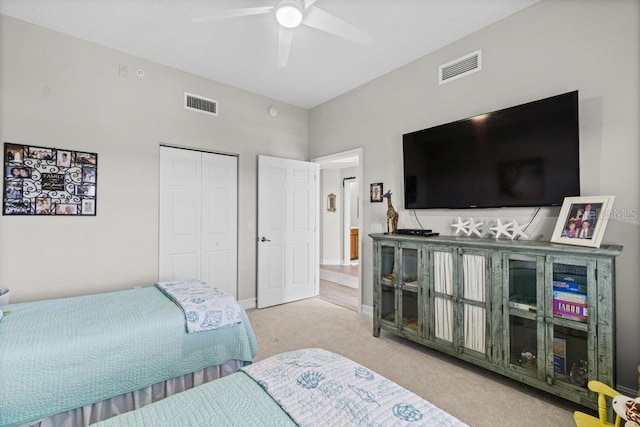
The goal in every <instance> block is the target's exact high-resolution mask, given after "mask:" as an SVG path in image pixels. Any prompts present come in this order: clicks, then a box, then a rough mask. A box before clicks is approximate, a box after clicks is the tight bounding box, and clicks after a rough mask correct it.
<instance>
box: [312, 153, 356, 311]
mask: <svg viewBox="0 0 640 427" xmlns="http://www.w3.org/2000/svg"><path fill="white" fill-rule="evenodd" d="M361 159H362V148H358V149H355V150H349V151H345V152H341V153H336V154H332V155H329V156H324V157H320V158H317V159H314V160H312V161H313V162H315V163H318V164H319V165H320V195H321V198H322V202H321V204H320V245H319V249H320V257H319V258H320V268H319V270H320V281H319V282H320V295H319V297H320V298H322V299H324V300H326V301H328V302H331V303H333V304H336V305H339V306H342V307H345V308H347V309H350V310H353V311H355V312H357V313H359V312H360V311H361V304H362V300H361V298H362V296H361V293H362V292H361V288H362V287H361V280H362V274H361V271H360V254H361V252H362V233H361V230H362V202H363V194H362V193H363V191H362V189H363V185H362V162H361ZM331 198H332V199H333V204H332V205H331V208H330V207H329V201H330V200H331Z"/></svg>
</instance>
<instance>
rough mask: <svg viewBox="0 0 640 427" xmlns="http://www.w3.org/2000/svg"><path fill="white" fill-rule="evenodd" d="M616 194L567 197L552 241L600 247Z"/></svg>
mask: <svg viewBox="0 0 640 427" xmlns="http://www.w3.org/2000/svg"><path fill="white" fill-rule="evenodd" d="M614 199H615V197H614V196H586V197H565V199H564V202H563V203H562V208H561V209H560V215H559V216H558V222H556V227H555V229H554V230H553V235H552V236H551V241H552V242H554V243H564V244H567V245H578V246H590V247H593V248H598V247H600V243H601V242H602V237H603V236H604V231H605V229H606V227H607V221H608V220H609V216H610V215H611V208H612V207H613V201H614Z"/></svg>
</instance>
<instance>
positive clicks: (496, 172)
mask: <svg viewBox="0 0 640 427" xmlns="http://www.w3.org/2000/svg"><path fill="white" fill-rule="evenodd" d="M402 140H403V141H402V142H403V163H404V207H405V208H406V209H435V208H451V209H457V208H496V207H540V206H560V205H562V201H563V199H564V198H565V197H567V196H579V195H580V164H579V136H578V92H577V91H573V92H568V93H564V94H561V95H556V96H552V97H550V98H545V99H541V100H538V101H533V102H529V103H526V104H522V105H518V106H515V107H510V108H505V109H504V110H499V111H494V112H492V113H486V114H481V115H478V116H474V117H470V118H467V119H464V120H459V121H456V122H452V123H447V124H443V125H439V126H435V127H431V128H428V129H423V130H419V131H416V132H411V133H407V134H405V135H403V137H402Z"/></svg>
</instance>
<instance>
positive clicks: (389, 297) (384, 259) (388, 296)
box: [378, 244, 397, 326]
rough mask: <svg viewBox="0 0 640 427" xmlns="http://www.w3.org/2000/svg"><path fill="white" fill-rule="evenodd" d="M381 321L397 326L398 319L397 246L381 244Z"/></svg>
mask: <svg viewBox="0 0 640 427" xmlns="http://www.w3.org/2000/svg"><path fill="white" fill-rule="evenodd" d="M378 280H379V283H380V321H381V322H383V323H386V324H389V325H391V326H397V323H396V321H397V319H396V307H397V303H396V292H395V288H396V247H395V245H385V244H381V245H380V277H379V278H378Z"/></svg>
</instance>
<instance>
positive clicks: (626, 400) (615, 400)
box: [573, 381, 640, 427]
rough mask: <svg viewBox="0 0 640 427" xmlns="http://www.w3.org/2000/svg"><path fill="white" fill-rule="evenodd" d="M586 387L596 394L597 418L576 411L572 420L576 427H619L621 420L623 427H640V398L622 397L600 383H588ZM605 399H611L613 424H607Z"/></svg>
mask: <svg viewBox="0 0 640 427" xmlns="http://www.w3.org/2000/svg"><path fill="white" fill-rule="evenodd" d="M588 385H589V390H591V391H594V392H596V393H598V418H596V417H594V416H591V415H588V414H585V413H584V412H580V411H576V412H574V413H573V419H574V420H575V422H576V426H577V427H603V426H614V427H620V426H621V422H622V421H623V420H624V421H625V424H624V427H640V398H637V399H632V398H630V397H627V396H623V395H621V394H620V393H618V392H617V391H616V390H614V389H612V388H611V387H609V386H607V385H606V384H603V383H601V382H600V381H589V384H588ZM607 398H610V399H612V402H611V406H612V407H613V410H614V411H615V413H616V417H615V421H614V424H611V423H609V422H607Z"/></svg>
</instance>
